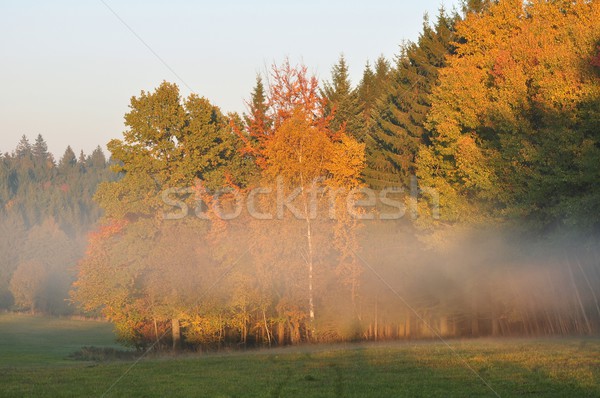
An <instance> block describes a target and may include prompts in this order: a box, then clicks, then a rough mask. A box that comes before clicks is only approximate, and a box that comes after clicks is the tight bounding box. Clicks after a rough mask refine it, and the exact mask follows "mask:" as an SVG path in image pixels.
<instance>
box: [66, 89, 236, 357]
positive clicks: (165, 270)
mask: <svg viewBox="0 0 600 398" xmlns="http://www.w3.org/2000/svg"><path fill="white" fill-rule="evenodd" d="M125 121H126V125H127V127H128V130H127V131H126V132H125V133H124V137H123V140H113V141H111V142H110V143H109V144H108V148H109V150H110V151H111V153H112V159H113V161H114V162H115V163H114V165H113V170H114V171H115V172H117V173H121V174H123V178H122V179H121V180H119V181H113V182H105V183H103V184H102V185H101V186H100V188H99V190H98V193H97V195H96V199H97V200H98V202H99V203H100V206H101V208H102V209H103V210H104V211H105V215H106V217H105V218H104V220H103V226H102V227H101V228H100V230H99V231H98V233H97V234H96V235H94V236H93V241H94V245H93V246H92V248H91V251H89V252H88V254H87V255H86V257H85V259H84V260H83V261H82V262H81V264H80V266H79V278H78V282H77V290H76V291H75V293H74V295H75V298H76V299H77V301H78V302H79V303H80V304H81V305H82V306H83V307H84V308H85V309H86V310H101V311H103V313H104V314H105V315H106V316H108V317H109V318H110V319H112V320H113V321H115V323H116V324H117V325H118V327H119V330H120V334H121V336H122V337H123V338H124V339H125V340H127V341H129V342H134V343H136V344H138V343H140V342H144V341H147V334H145V333H144V332H143V331H144V328H146V327H148V325H149V324H152V323H153V322H157V321H160V322H166V320H169V321H170V324H171V328H170V330H171V332H172V340H173V342H174V348H175V347H178V346H179V343H178V342H180V341H181V336H180V330H181V329H180V326H181V321H182V320H184V316H185V315H186V314H185V311H184V310H183V308H184V307H185V306H184V304H183V302H184V301H182V300H183V297H184V296H185V294H184V293H182V292H183V290H181V289H182V288H181V286H179V287H178V285H177V284H176V283H173V284H163V285H162V286H161V284H160V283H157V281H158V280H159V279H158V278H155V277H154V276H155V275H156V276H158V275H160V278H162V280H167V281H169V280H172V281H181V278H186V275H187V272H186V271H185V270H184V269H182V268H181V267H182V264H183V263H184V260H182V261H180V262H176V261H175V259H176V258H177V256H176V255H175V254H174V253H173V252H172V251H170V250H169V255H165V254H164V253H160V255H158V254H157V255H156V256H155V257H151V253H156V249H155V245H157V246H158V247H160V245H161V243H162V244H164V245H166V246H167V247H171V246H172V245H167V243H165V242H166V240H165V239H166V236H165V233H166V232H165V231H167V230H168V227H169V223H170V222H173V220H167V219H164V213H166V211H167V210H170V209H169V208H168V205H167V203H165V200H164V196H163V193H164V192H167V191H166V190H167V189H169V188H172V189H174V190H176V191H177V190H178V189H184V190H185V189H192V190H193V191H194V192H195V195H193V196H191V197H189V195H188V198H186V199H187V202H188V204H190V205H193V206H194V207H195V205H196V204H197V203H194V202H195V201H196V200H197V199H199V198H201V197H206V198H208V197H209V196H210V193H208V192H210V190H216V189H218V188H221V187H224V186H227V184H233V185H235V184H236V182H238V181H240V180H241V179H242V174H243V171H244V170H243V168H242V167H237V168H234V167H232V165H235V166H240V165H241V164H243V161H242V160H241V159H240V158H239V151H238V150H237V149H238V147H237V141H236V140H235V136H234V135H233V133H232V132H231V129H230V127H229V123H228V120H227V118H226V117H224V116H223V114H222V113H221V112H220V110H219V109H218V108H217V107H215V106H214V105H212V104H210V102H209V101H208V100H206V99H205V98H201V97H199V96H197V95H195V94H192V95H190V96H189V97H188V98H187V99H185V100H183V101H182V99H181V98H180V96H179V88H178V87H177V86H176V85H175V84H170V83H167V82H163V83H162V84H161V85H160V86H159V87H158V88H157V89H156V90H155V91H154V92H153V93H146V92H143V91H142V93H141V95H140V96H139V97H137V98H136V97H133V98H132V99H131V111H130V112H129V113H127V114H126V115H125ZM203 195H205V196H203ZM196 227H198V225H196ZM200 230H202V229H200ZM196 232H199V230H197V231H196ZM175 236H177V234H176V235H175ZM200 236H203V235H200ZM140 237H143V238H142V239H140ZM122 242H127V244H126V245H123V244H122ZM182 243H186V242H182ZM189 250H191V247H188V246H186V247H185V250H182V251H181V255H182V256H189ZM156 258H161V259H163V260H164V263H162V264H156V262H154V261H152V260H153V259H156ZM186 261H187V260H186ZM114 266H118V267H120V269H121V271H122V272H112V271H111V272H109V273H106V274H97V273H96V271H95V270H96V269H105V270H111V269H113V268H112V267H114ZM178 268H181V269H178ZM187 277H188V280H189V276H187ZM106 278H114V280H115V281H116V282H115V281H113V280H105V279H106ZM165 288H166V290H165ZM150 299H152V300H151V301H152V303H153V304H152V305H153V306H154V307H152V308H153V309H156V308H158V307H160V308H162V309H161V310H160V312H154V313H152V312H148V309H147V306H148V305H149V301H148V300H150ZM155 325H156V324H155ZM140 333H141V334H140Z"/></svg>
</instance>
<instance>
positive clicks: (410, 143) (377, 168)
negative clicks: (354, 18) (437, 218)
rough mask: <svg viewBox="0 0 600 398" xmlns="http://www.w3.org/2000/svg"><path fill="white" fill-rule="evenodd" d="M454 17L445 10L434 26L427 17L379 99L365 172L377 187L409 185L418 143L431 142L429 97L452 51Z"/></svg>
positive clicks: (404, 52) (367, 177)
mask: <svg viewBox="0 0 600 398" xmlns="http://www.w3.org/2000/svg"><path fill="white" fill-rule="evenodd" d="M455 20H456V17H449V16H448V15H446V13H445V11H444V10H443V9H442V10H441V11H440V14H439V16H438V18H437V21H436V23H435V25H434V26H431V25H430V23H429V20H428V18H427V17H425V18H424V22H423V32H422V33H421V35H420V37H419V40H418V41H417V43H409V44H407V45H405V46H404V47H403V48H402V52H401V54H400V56H399V57H398V60H397V65H396V68H395V70H394V71H393V75H394V78H393V80H392V83H391V84H390V88H389V90H388V92H387V93H386V95H385V96H384V98H383V99H382V101H380V102H379V103H378V104H377V111H376V115H375V121H374V125H373V128H372V129H371V131H370V135H369V139H368V141H367V162H368V167H367V169H366V170H365V177H366V180H367V183H368V184H369V185H370V186H372V187H374V188H385V187H392V186H400V185H403V186H406V185H407V184H408V183H409V180H410V176H411V175H414V173H415V156H416V154H417V152H418V150H419V146H420V145H425V144H427V132H426V129H425V127H424V123H425V118H426V115H427V112H428V111H429V109H430V107H431V101H430V99H429V97H430V95H431V92H432V89H433V88H434V87H435V85H436V82H437V80H438V70H439V69H440V68H443V67H444V66H445V59H446V56H447V55H448V54H450V53H451V52H452V51H453V46H452V41H453V25H454V23H455Z"/></svg>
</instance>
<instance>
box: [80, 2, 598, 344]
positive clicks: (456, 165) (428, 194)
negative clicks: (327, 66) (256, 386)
mask: <svg viewBox="0 0 600 398" xmlns="http://www.w3.org/2000/svg"><path fill="white" fill-rule="evenodd" d="M597 20H600V6H599V5H598V3H597V2H587V1H545V0H534V1H527V2H524V1H520V0H500V1H466V2H465V3H464V4H463V8H462V10H461V12H460V13H459V12H452V13H448V12H446V11H444V10H441V11H440V13H439V15H438V16H437V18H435V20H434V21H430V20H429V19H427V18H426V19H425V21H424V24H423V31H422V32H421V35H420V36H419V38H418V40H417V41H416V42H414V43H407V44H405V45H403V46H402V47H401V51H400V53H399V54H398V55H397V57H396V59H395V60H394V61H393V62H390V61H388V60H386V59H384V58H379V59H378V60H377V61H376V62H375V63H374V66H373V67H372V66H370V64H367V66H366V68H365V71H364V73H363V77H362V79H361V81H360V82H359V83H358V84H357V85H356V86H355V87H353V85H352V84H351V82H350V79H349V74H348V66H347V64H346V61H345V59H344V58H343V57H341V58H340V60H339V61H338V63H337V64H336V65H334V67H333V69H332V74H331V77H330V79H329V80H327V81H325V82H323V83H320V82H319V81H318V80H317V79H316V78H315V77H314V76H311V75H310V74H309V73H308V72H307V68H306V67H305V66H303V65H296V66H294V65H291V64H290V63H289V61H285V62H283V63H282V64H280V65H274V66H273V67H272V69H271V70H270V71H269V73H268V74H266V75H262V76H258V77H257V81H256V85H255V87H254V89H253V91H252V93H251V95H250V99H249V101H248V103H247V105H248V108H247V112H246V113H244V114H242V115H239V114H235V113H230V114H224V113H223V112H222V111H221V110H220V109H219V108H218V107H216V106H215V105H213V104H212V103H211V102H210V101H209V100H208V99H206V98H203V97H200V96H198V95H196V94H192V95H190V96H189V97H187V98H182V97H181V95H180V93H179V89H178V87H177V86H176V85H175V84H172V83H168V82H164V83H163V84H161V85H160V86H159V87H158V88H156V89H155V90H154V91H151V92H146V91H142V92H141V94H140V95H139V96H136V97H133V98H132V99H131V105H130V111H129V112H128V113H127V114H126V115H125V124H126V127H127V129H126V131H125V132H124V133H123V138H122V139H118V140H113V141H111V142H110V143H109V144H108V148H109V150H110V152H111V156H112V159H113V166H112V170H113V173H115V174H118V175H119V176H120V177H121V178H119V179H118V180H117V179H115V180H110V181H108V180H104V181H103V182H102V183H100V184H99V186H98V188H97V191H96V194H95V201H96V203H97V204H98V206H99V208H100V209H101V211H102V212H103V215H102V217H101V219H100V221H99V225H98V227H97V228H94V229H93V231H92V232H91V234H90V235H89V239H88V242H87V247H86V251H85V254H84V256H83V258H82V260H81V261H79V263H78V267H77V280H76V282H75V284H74V288H73V290H72V293H71V295H72V300H73V302H74V303H77V304H78V305H79V306H80V308H81V309H82V310H84V311H87V312H90V313H95V314H102V315H103V316H105V317H107V318H108V319H110V320H111V321H112V322H113V323H114V324H115V327H116V330H117V334H118V336H119V338H120V339H121V340H122V341H124V342H126V343H129V344H132V345H135V346H138V347H148V346H152V347H155V348H164V347H167V346H173V347H175V348H181V347H183V346H185V347H188V348H215V347H221V346H223V345H229V346H236V347H240V346H249V345H274V344H297V343H301V342H307V341H310V342H315V341H342V340H343V341H348V340H378V339H394V338H433V337H436V336H444V337H451V336H456V337H459V336H479V335H493V336H513V335H556V334H559V335H568V334H574V333H575V334H591V333H596V332H597V331H598V328H599V326H600V307H599V304H598V299H597V296H598V291H597V286H598V282H600V269H599V265H600V264H599V256H598V227H599V226H600V222H599V221H600V220H599V219H598V214H600V213H598V211H597V210H598V206H599V204H600V186H599V185H598V181H600V179H599V178H598V177H600V176H599V175H598V172H599V170H600V169H599V167H598V165H599V164H600V162H599V160H600V136H599V130H598V128H597V126H598V122H599V121H600V120H599V117H600V92H599V90H600V84H599V83H600V47H599V45H600V28H599V27H598V26H597V24H596V23H595V21H597ZM115 174H113V178H114V175H115ZM367 188H368V189H367ZM392 188H393V189H392ZM373 192H374V193H375V195H376V197H379V198H384V199H385V200H384V201H380V203H378V204H376V205H373V206H371V205H366V203H370V202H371V201H372V200H371V199H373V197H372V196H370V195H371V194H372V193H373ZM382 192H385V195H383V194H382ZM377 195H378V196H377ZM349 198H353V199H355V201H354V204H357V206H356V207H355V210H356V212H355V213H353V214H351V212H349V211H348V208H349V205H348V203H349V202H350V200H349ZM250 200H252V201H253V207H252V208H253V209H254V210H256V211H255V212H254V213H252V214H251V212H249V211H245V210H244V209H248V208H249V207H248V206H245V207H244V206H241V207H240V206H239V204H240V202H244V201H245V202H247V201H250ZM361 203H362V205H361ZM178 209H179V210H187V211H182V212H181V214H179V215H178V214H174V211H175V212H176V211H178ZM240 209H242V210H241V211H238V210H240ZM391 210H395V211H398V210H399V211H401V212H404V214H405V216H404V217H402V218H400V219H397V220H384V219H383V218H384V217H380V216H381V215H383V214H389V212H390V211H391ZM223 214H227V215H232V216H231V217H223ZM371 216H374V217H371ZM378 216H379V217H378ZM371 218H373V219H371Z"/></svg>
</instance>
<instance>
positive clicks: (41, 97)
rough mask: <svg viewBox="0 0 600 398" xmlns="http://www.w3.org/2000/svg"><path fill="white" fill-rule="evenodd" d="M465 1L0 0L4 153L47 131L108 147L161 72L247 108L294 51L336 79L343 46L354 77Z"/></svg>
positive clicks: (58, 145)
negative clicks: (260, 84) (259, 77)
mask: <svg viewBox="0 0 600 398" xmlns="http://www.w3.org/2000/svg"><path fill="white" fill-rule="evenodd" d="M458 3H459V1H458V0H420V1H414V0H395V1H394V0H361V1H354V0H343V1H342V0H332V1H323V0H322V1H316V0H304V1H285V0H279V1H275V0H258V1H241V0H222V1H219V2H217V1H216V0H213V1H183V0H171V1H154V0H152V1H148V0H146V1H141V0H139V1H133V0H128V1H116V0H104V1H102V0H85V1H81V0H79V1H75V0H71V1H67V0H56V1H48V2H44V1H31V0H12V1H11V0H0V57H1V58H0V132H1V135H0V152H6V151H12V150H13V149H14V147H15V146H16V144H17V142H18V140H19V138H20V137H21V136H22V135H23V134H26V135H27V136H28V137H29V138H30V140H31V141H33V140H34V139H35V137H36V136H37V134H40V133H41V134H42V135H43V136H44V138H45V139H46V141H47V142H48V145H49V148H50V150H51V151H52V152H53V153H54V154H55V155H57V157H60V156H61V155H62V153H63V152H64V150H65V148H66V146H67V145H69V144H70V145H71V146H72V147H73V149H74V150H75V151H76V152H78V151H79V150H81V149H83V150H84V151H85V152H86V153H89V152H90V151H91V150H92V149H93V148H95V147H96V146H97V145H102V147H105V144H106V142H108V140H110V139H112V138H118V137H120V136H121V133H122V132H123V130H124V126H123V115H124V114H125V113H126V112H127V110H128V104H129V100H130V98H131V96H133V95H138V94H139V92H140V91H141V90H147V91H148V90H152V89H154V88H155V87H156V86H157V85H158V84H160V82H161V81H162V80H168V81H172V82H176V83H177V84H178V85H179V86H180V88H181V92H182V94H183V95H184V96H187V95H188V94H189V93H190V91H191V90H190V89H189V88H188V87H187V86H188V85H189V87H191V88H192V89H193V91H195V92H197V93H198V94H200V95H202V96H205V97H207V98H208V99H210V100H211V101H212V102H213V103H214V104H216V105H218V106H219V107H221V109H222V110H223V111H224V112H228V111H244V110H245V106H244V100H245V99H247V98H248V96H249V93H250V92H251V90H252V87H253V85H254V82H255V76H256V74H257V73H258V72H264V71H265V69H266V68H267V67H268V66H269V65H270V64H272V63H273V62H278V63H279V62H281V61H282V60H283V59H284V58H285V57H286V56H287V57H289V58H290V60H291V61H292V63H297V62H304V63H305V64H306V65H307V66H308V67H309V70H311V71H312V72H313V73H315V74H316V75H317V76H318V77H319V78H320V79H328V78H329V73H330V69H331V66H332V65H333V64H334V63H335V62H336V60H337V59H338V57H339V55H340V53H342V52H343V53H344V54H345V56H346V58H347V60H348V63H349V66H350V73H351V77H352V80H353V84H356V83H358V81H359V80H360V76H361V74H362V71H363V69H364V65H365V63H366V61H367V60H371V61H373V60H375V59H376V58H377V57H378V56H379V55H381V54H383V55H384V56H386V57H387V58H389V59H392V58H393V56H394V55H395V54H397V52H398V48H399V45H400V44H401V43H402V42H403V40H415V39H416V38H417V36H418V34H419V32H420V31H421V26H422V17H423V15H424V13H426V12H427V13H429V14H430V15H431V16H432V17H433V16H435V15H436V14H437V10H438V9H439V8H440V6H441V5H442V4H443V5H444V6H445V7H446V8H448V9H451V8H452V7H454V6H455V5H457V4H458ZM107 5H108V6H107ZM109 7H110V9H112V10H114V13H116V14H117V15H118V17H117V16H116V15H115V14H113V12H111V10H110V9H109ZM119 18H120V19H122V20H123V21H124V22H122V21H121V20H120V19H119ZM125 24H127V25H128V26H129V27H130V28H131V29H132V30H133V31H135V33H136V34H137V35H139V37H140V38H141V39H142V40H143V41H144V42H145V43H146V44H147V45H148V46H149V47H150V48H151V49H152V51H154V52H155V53H156V54H158V56H160V58H161V59H162V60H164V62H165V63H166V64H167V65H168V66H169V67H170V68H171V69H172V70H173V71H174V72H175V73H173V71H171V70H170V69H169V68H168V67H167V66H165V65H164V64H163V63H162V62H161V61H160V60H159V59H158V58H157V57H156V56H155V55H154V54H153V53H152V51H151V50H149V49H148V48H147V47H146V46H145V45H144V44H143V43H142V42H141V41H140V39H138V38H137V37H136V36H135V35H134V34H133V33H132V32H131V31H130V30H129V29H128V28H127V26H125ZM177 76H179V78H178V77H177ZM180 78H181V79H182V80H183V81H182V80H181V79H180Z"/></svg>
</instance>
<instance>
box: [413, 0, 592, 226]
mask: <svg viewBox="0 0 600 398" xmlns="http://www.w3.org/2000/svg"><path fill="white" fill-rule="evenodd" d="M599 12H600V7H599V6H598V4H597V3H595V2H589V3H588V2H573V3H571V2H532V3H524V2H522V1H519V0H507V1H501V2H498V3H495V4H492V5H490V6H489V7H488V8H486V11H484V12H483V13H479V14H475V13H472V14H469V15H468V16H467V18H466V19H465V21H463V22H461V23H459V24H458V26H457V36H458V37H460V38H461V40H460V41H459V43H458V47H457V51H456V55H454V56H453V57H451V58H450V59H449V61H448V67H447V68H445V69H444V70H442V72H441V75H440V85H439V87H437V88H436V89H435V90H434V94H433V99H432V103H433V105H432V110H431V113H430V115H429V118H428V127H429V128H430V129H431V131H432V135H431V142H432V145H431V146H429V147H423V148H421V150H420V152H419V155H418V160H417V166H418V174H419V176H420V178H421V180H422V181H423V182H424V183H425V184H427V185H429V186H432V187H435V188H437V189H438V190H439V193H440V205H441V207H442V208H441V214H442V217H443V218H444V219H445V220H446V221H453V222H454V221H468V220H471V221H473V220H475V221H477V220H481V219H482V218H486V217H489V216H492V217H498V216H500V217H507V216H508V217H511V218H512V217H518V218H521V219H527V220H529V221H530V225H537V227H538V228H555V227H557V226H560V225H565V223H573V222H575V223H580V222H582V221H584V219H587V220H585V221H589V213H588V211H589V208H588V211H584V212H585V213H587V214H588V216H587V217H585V216H583V217H582V215H583V212H581V213H579V215H577V216H575V214H574V213H578V212H580V211H581V210H582V209H583V208H585V207H587V206H584V207H580V206H576V207H574V206H573V201H577V200H578V199H576V197H581V196H582V193H585V194H584V195H585V196H587V197H588V198H591V197H595V195H596V194H595V192H597V191H596V188H595V185H594V184H590V180H588V179H587V178H586V177H583V176H584V175H588V176H590V174H589V171H590V170H589V169H587V167H586V168H582V166H583V165H584V164H589V163H587V162H588V161H590V160H591V159H593V158H596V156H597V152H596V150H595V149H593V146H594V144H592V143H593V142H597V141H596V139H597V135H595V134H590V133H591V132H590V131H589V130H587V131H586V129H582V128H581V126H582V123H583V124H585V120H586V118H587V117H588V116H589V113H587V112H586V111H584V112H582V111H581V110H582V109H585V108H587V105H586V104H589V101H592V102H593V101H594V100H593V98H597V94H596V93H597V87H598V80H597V79H598V77H597V75H596V76H594V75H593V74H592V73H590V72H591V69H590V66H589V61H587V62H583V63H582V60H589V59H591V57H592V54H593V52H594V50H595V46H596V44H597V37H599V36H600V32H599V31H598V27H597V24H595V23H594V22H593V21H594V20H595V19H594V18H597V17H598V15H600V14H599ZM531 43H536V44H535V46H534V47H535V50H532V44H531ZM582 65H583V67H582ZM586 115H588V116H586ZM583 159H586V160H583ZM584 170H586V171H584ZM581 177H583V178H581ZM588 195H589V196H588ZM567 203H569V204H568V205H567ZM565 205H566V206H565ZM575 208H578V209H579V210H578V211H576V212H573V210H574V209H575ZM569 219H570V220H571V221H569ZM594 222H595V221H594Z"/></svg>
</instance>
